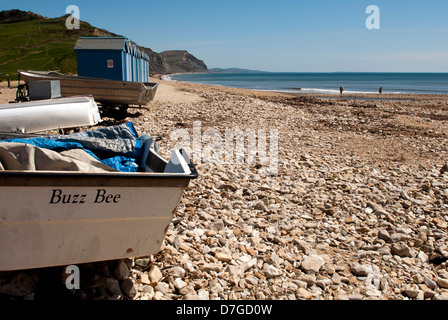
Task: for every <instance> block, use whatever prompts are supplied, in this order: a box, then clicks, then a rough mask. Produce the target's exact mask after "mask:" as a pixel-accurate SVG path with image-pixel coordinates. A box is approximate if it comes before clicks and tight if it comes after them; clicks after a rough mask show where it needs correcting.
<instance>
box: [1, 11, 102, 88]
mask: <svg viewBox="0 0 448 320" xmlns="http://www.w3.org/2000/svg"><path fill="white" fill-rule="evenodd" d="M65 20H66V18H65V17H60V18H54V19H38V20H31V21H23V22H17V23H10V24H0V72H1V73H2V74H3V76H2V78H5V75H6V74H7V73H9V74H10V75H11V76H12V79H16V78H17V69H24V70H58V71H60V72H63V73H76V72H77V62H76V53H75V52H74V50H73V48H74V46H75V43H76V40H77V39H78V37H91V36H94V30H95V28H94V27H92V26H91V25H89V24H88V23H85V22H81V28H80V29H79V30H76V29H74V30H69V29H67V28H66V27H65Z"/></svg>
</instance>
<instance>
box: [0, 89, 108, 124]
mask: <svg viewBox="0 0 448 320" xmlns="http://www.w3.org/2000/svg"><path fill="white" fill-rule="evenodd" d="M99 122H101V116H100V112H99V109H98V105H97V104H96V102H95V100H94V99H93V97H92V96H79V97H70V98H58V99H48V100H38V101H28V102H21V103H10V104H2V105H0V131H3V132H27V133H34V132H40V131H47V130H53V129H66V128H76V127H83V126H93V125H96V124H98V123H99Z"/></svg>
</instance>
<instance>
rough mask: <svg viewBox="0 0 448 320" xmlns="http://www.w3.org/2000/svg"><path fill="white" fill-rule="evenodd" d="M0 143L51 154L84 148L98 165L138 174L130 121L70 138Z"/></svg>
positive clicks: (136, 147) (135, 141)
mask: <svg viewBox="0 0 448 320" xmlns="http://www.w3.org/2000/svg"><path fill="white" fill-rule="evenodd" d="M1 142H16V143H27V144H30V145H34V146H36V147H39V148H46V149H50V150H53V151H63V150H69V149H83V150H84V151H85V152H87V153H88V154H90V155H91V156H93V157H94V158H95V159H97V160H98V161H100V162H101V163H103V164H105V165H108V166H110V167H112V168H114V169H117V170H119V171H122V172H136V171H138V164H137V163H136V158H138V157H140V156H141V153H142V141H141V140H140V139H139V137H138V134H137V132H136V130H135V128H134V125H133V124H132V122H128V123H124V124H122V125H119V126H111V127H105V128H99V129H96V130H92V131H83V132H79V133H74V134H70V135H53V136H45V137H36V138H27V139H21V138H15V139H8V140H3V141H1Z"/></svg>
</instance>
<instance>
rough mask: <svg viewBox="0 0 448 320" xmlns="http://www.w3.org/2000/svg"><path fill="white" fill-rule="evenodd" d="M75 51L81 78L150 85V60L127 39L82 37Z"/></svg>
mask: <svg viewBox="0 0 448 320" xmlns="http://www.w3.org/2000/svg"><path fill="white" fill-rule="evenodd" d="M75 51H76V54H77V59H78V75H79V76H83V77H93V78H102V79H110V80H120V81H134V82H148V81H149V56H148V55H147V54H146V53H145V52H144V51H143V49H142V48H140V47H139V46H138V45H137V44H135V43H133V42H132V41H130V40H129V39H127V38H125V37H80V38H78V40H77V42H76V45H75Z"/></svg>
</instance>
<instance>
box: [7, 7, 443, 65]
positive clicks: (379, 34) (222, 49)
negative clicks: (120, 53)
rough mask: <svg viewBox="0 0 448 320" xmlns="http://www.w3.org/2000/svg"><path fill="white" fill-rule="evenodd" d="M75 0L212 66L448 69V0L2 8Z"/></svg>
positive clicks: (85, 13)
mask: <svg viewBox="0 0 448 320" xmlns="http://www.w3.org/2000/svg"><path fill="white" fill-rule="evenodd" d="M69 5H76V6H77V7H78V8H79V13H80V19H81V20H83V21H86V22H89V23H90V24H92V25H93V26H95V27H98V28H101V29H106V30H109V31H111V32H114V33H116V34H120V35H123V36H126V37H128V38H129V39H131V40H132V41H134V42H136V43H137V44H139V45H141V46H145V47H149V48H151V49H152V50H154V51H156V52H161V51H165V50H187V51H189V52H190V53H191V54H193V55H194V56H195V57H197V58H198V59H201V60H203V61H204V62H205V63H206V65H207V66H208V67H209V68H245V69H253V70H263V71H273V72H335V71H336V72H337V71H339V72H343V71H346V72H448V1H447V0H427V1H421V0H368V1H366V0H339V1H338V0H276V1H274V0H269V1H267V0H256V1H255V0H239V1H235V0H226V1H218V0H158V1H154V0H145V1H138V0H134V1H118V0H108V1H103V0H96V1H93V0H89V1H86V0H79V1H77V0H69V1H65V0H62V1H61V0H54V1H53V0H48V1H36V0H20V1H16V2H14V1H2V2H1V3H0V11H1V10H10V9H20V10H24V11H32V12H35V13H38V14H41V15H43V16H46V17H50V18H54V17H60V16H63V15H65V14H66V8H67V7H68V6H69ZM370 5H375V6H377V8H378V10H379V11H378V12H379V13H378V15H375V16H372V14H374V13H375V12H372V11H369V12H368V13H366V9H367V7H368V6H370ZM377 17H379V19H377ZM371 18H375V19H374V20H371ZM366 21H367V22H370V24H369V25H371V24H372V23H378V22H379V25H376V26H377V27H379V29H377V28H376V29H375V28H374V29H372V28H368V27H367V26H366Z"/></svg>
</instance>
